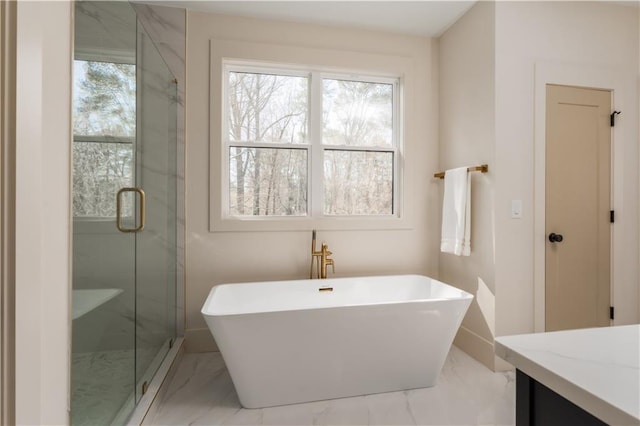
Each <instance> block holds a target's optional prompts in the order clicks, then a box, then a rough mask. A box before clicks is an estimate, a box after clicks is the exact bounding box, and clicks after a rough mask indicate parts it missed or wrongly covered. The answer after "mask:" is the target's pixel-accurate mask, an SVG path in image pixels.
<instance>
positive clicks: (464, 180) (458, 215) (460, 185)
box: [440, 167, 471, 256]
mask: <svg viewBox="0 0 640 426" xmlns="http://www.w3.org/2000/svg"><path fill="white" fill-rule="evenodd" d="M440 251H441V252H443V253H453V254H455V255H456V256H469V255H470V254H471V176H470V174H469V172H468V171H467V168H466V167H459V168H457V169H452V170H447V171H446V172H445V173H444V199H443V202H442V240H441V242H440Z"/></svg>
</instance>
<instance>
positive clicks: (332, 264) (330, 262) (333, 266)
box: [327, 252, 336, 274]
mask: <svg viewBox="0 0 640 426" xmlns="http://www.w3.org/2000/svg"><path fill="white" fill-rule="evenodd" d="M329 254H331V252H329ZM329 265H331V270H332V271H333V273H334V274H335V273H336V264H335V263H334V261H333V259H327V266H329Z"/></svg>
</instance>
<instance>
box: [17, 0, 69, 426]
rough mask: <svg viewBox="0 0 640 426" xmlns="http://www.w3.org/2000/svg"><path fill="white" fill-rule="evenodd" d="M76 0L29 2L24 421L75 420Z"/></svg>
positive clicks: (22, 249) (20, 276)
mask: <svg viewBox="0 0 640 426" xmlns="http://www.w3.org/2000/svg"><path fill="white" fill-rule="evenodd" d="M72 28H73V25H72V6H71V3H69V2H67V1H60V2H20V3H18V16H17V82H16V91H17V95H16V96H17V99H16V102H17V106H16V121H17V123H16V147H17V148H16V157H17V158H16V175H17V176H16V186H17V188H16V192H17V195H16V209H17V212H18V213H17V214H16V305H15V306H16V354H17V355H16V394H15V397H16V423H18V424H34V425H35V424H68V421H69V416H68V398H69V352H70V338H69V335H70V332H69V326H70V313H69V306H70V303H69V302H70V289H71V285H70V266H69V262H70V208H69V205H70V202H69V200H70V185H71V180H70V170H71V169H70V161H69V159H70V150H71V131H70V129H71V57H72V56H71V45H72V39H71V37H72V35H71V31H72Z"/></svg>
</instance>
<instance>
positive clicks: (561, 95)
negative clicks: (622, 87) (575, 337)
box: [545, 85, 611, 331]
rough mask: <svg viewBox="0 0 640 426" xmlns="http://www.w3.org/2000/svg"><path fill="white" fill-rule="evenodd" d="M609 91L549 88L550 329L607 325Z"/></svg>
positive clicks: (547, 303)
mask: <svg viewBox="0 0 640 426" xmlns="http://www.w3.org/2000/svg"><path fill="white" fill-rule="evenodd" d="M610 113H611V92H609V91H606V90H598V89H586V88H577V87H568V86H556V85H547V104H546V250H545V252H546V256H545V257H546V271H545V272H546V283H545V307H546V308H545V329H546V330H547V331H553V330H566V329H575V328H586V327H598V326H607V325H609V306H610V291H611V290H610V245H611V236H610V232H611V229H610V228H611V224H610V205H611V202H610V188H611V171H610V169H611V127H610V119H609V116H610Z"/></svg>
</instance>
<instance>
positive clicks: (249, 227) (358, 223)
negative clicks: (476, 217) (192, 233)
mask: <svg viewBox="0 0 640 426" xmlns="http://www.w3.org/2000/svg"><path fill="white" fill-rule="evenodd" d="M412 228H413V223H412V222H411V221H410V220H409V219H408V218H406V217H401V218H400V217H396V216H378V217H363V216H358V217H346V216H343V217H326V218H310V217H286V218H280V217H278V218H276V217H271V218H265V217H260V218H253V217H247V218H237V217H234V218H228V219H221V218H213V220H212V221H211V224H210V228H209V231H210V232H272V231H308V230H311V229H317V230H319V231H347V230H349V231H354V230H360V231H365V230H371V231H372V230H403V229H404V230H407V229H412Z"/></svg>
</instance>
